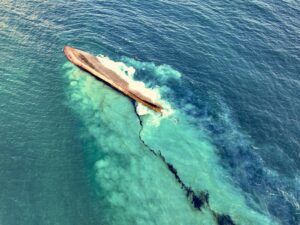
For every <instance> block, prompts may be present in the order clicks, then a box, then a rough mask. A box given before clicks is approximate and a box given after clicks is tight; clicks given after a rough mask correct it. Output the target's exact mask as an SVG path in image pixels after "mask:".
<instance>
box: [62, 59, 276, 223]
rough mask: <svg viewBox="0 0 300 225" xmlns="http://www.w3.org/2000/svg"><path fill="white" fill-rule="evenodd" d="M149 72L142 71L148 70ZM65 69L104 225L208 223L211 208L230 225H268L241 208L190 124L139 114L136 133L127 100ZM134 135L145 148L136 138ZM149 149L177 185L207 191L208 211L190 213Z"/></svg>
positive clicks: (176, 116)
mask: <svg viewBox="0 0 300 225" xmlns="http://www.w3.org/2000/svg"><path fill="white" fill-rule="evenodd" d="M137 63H138V62H137ZM144 64H146V63H144ZM139 65H140V64H139ZM153 67H154V65H151V64H149V65H148V69H149V68H152V69H153ZM143 68H144V69H147V66H144V67H143ZM156 69H157V73H156V75H154V76H158V77H159V76H162V80H166V79H170V78H173V77H172V75H174V70H173V69H171V68H170V69H169V71H168V72H169V73H170V74H171V76H170V78H167V77H166V76H165V74H166V70H162V72H161V73H160V72H159V69H158V68H156ZM65 70H66V78H67V80H68V82H69V88H68V91H67V94H68V96H69V97H68V99H69V101H70V102H69V104H70V106H71V107H72V108H73V109H74V110H75V111H76V113H77V114H78V115H80V118H82V121H83V123H84V126H85V129H86V135H87V136H86V137H84V138H85V139H87V140H89V142H90V143H89V144H92V145H94V147H93V149H94V152H93V154H92V155H93V158H94V165H93V166H92V168H93V171H94V174H95V177H94V178H92V179H93V180H94V182H95V189H96V191H97V193H98V197H99V201H101V204H104V205H106V207H105V212H106V211H107V214H109V215H114V217H113V219H112V218H111V217H108V218H107V220H108V221H109V222H110V223H111V224H132V223H137V224H170V223H172V221H176V224H204V225H206V224H216V223H217V222H216V221H215V219H214V216H213V213H212V212H211V210H213V211H214V212H216V213H218V214H224V215H229V216H230V217H231V218H232V219H233V221H234V222H235V223H236V224H249V225H251V224H275V222H274V221H271V220H270V218H268V217H266V216H264V215H263V214H262V213H258V212H257V211H255V210H253V209H252V208H250V207H249V206H248V205H247V203H246V200H245V196H243V194H242V191H241V190H239V189H238V188H237V187H235V186H234V184H233V182H232V181H231V179H230V176H229V174H227V173H226V171H225V170H224V169H223V168H222V167H221V166H220V164H219V162H218V161H219V158H218V156H217V155H216V153H215V149H214V146H213V145H212V144H211V143H210V142H209V140H208V139H207V137H206V136H205V135H204V134H203V133H202V131H201V130H197V129H196V128H195V127H194V126H193V125H191V123H190V122H189V121H188V117H187V115H184V114H183V113H181V112H180V111H178V110H175V111H174V112H173V114H172V115H170V116H163V117H162V116H161V115H159V114H156V113H152V112H151V111H149V113H148V114H146V115H144V116H141V120H142V121H143V122H142V123H143V127H141V125H140V123H139V119H138V117H137V115H136V113H135V109H134V105H133V103H132V102H131V101H130V100H129V99H128V98H127V97H124V96H123V95H121V94H119V93H117V92H116V91H114V90H112V89H111V88H109V87H108V86H106V85H105V84H103V83H102V82H99V81H97V80H96V79H94V78H93V77H91V76H90V75H89V74H86V73H85V72H82V71H80V70H79V69H77V68H75V67H74V66H72V65H71V64H70V63H68V64H66V65H65ZM123 70H124V68H123ZM173 79H174V78H173ZM177 79H178V76H177ZM187 107H188V106H187ZM140 129H142V131H141V137H142V140H143V141H144V142H145V143H146V144H147V146H145V145H144V143H143V142H142V141H141V140H140V138H139V132H140ZM149 147H150V148H151V149H153V150H154V151H155V152H156V153H158V154H159V153H161V155H162V156H164V157H165V159H166V161H167V162H168V163H171V164H172V165H173V166H174V167H175V168H176V169H177V173H178V176H179V177H180V178H181V180H182V181H183V183H184V184H185V185H187V186H188V187H190V188H191V189H193V190H194V191H195V192H196V193H200V192H201V191H207V192H208V193H209V206H206V207H203V208H202V211H199V210H197V209H195V208H194V207H193V205H192V204H191V200H190V199H188V198H187V196H186V193H185V191H184V190H183V189H182V188H181V186H180V184H179V183H178V182H177V181H176V179H175V177H174V175H173V174H172V173H171V172H170V171H169V170H168V168H167V167H166V165H165V163H164V162H163V161H162V159H161V158H159V157H157V156H156V155H154V154H153V153H152V152H151V150H149ZM89 154H91V152H90V153H89ZM256 207H257V208H259V207H258V206H256ZM170 215H172V216H171V217H170ZM104 221H105V220H104Z"/></svg>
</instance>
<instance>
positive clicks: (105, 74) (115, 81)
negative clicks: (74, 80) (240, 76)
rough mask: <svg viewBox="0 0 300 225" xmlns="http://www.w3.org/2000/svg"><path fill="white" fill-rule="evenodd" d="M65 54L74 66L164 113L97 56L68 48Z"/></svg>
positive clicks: (157, 105) (149, 98) (148, 97)
mask: <svg viewBox="0 0 300 225" xmlns="http://www.w3.org/2000/svg"><path fill="white" fill-rule="evenodd" d="M64 53H65V55H66V57H67V58H68V59H69V60H70V61H71V62H72V63H73V64H75V65H77V66H78V67H80V68H81V69H84V70H86V71H88V72H89V73H90V74H92V75H93V76H95V77H97V78H99V79H101V80H102V81H104V82H105V83H107V84H109V85H110V86H112V87H113V88H115V89H117V90H118V91H120V92H122V93H123V94H124V95H126V96H128V97H130V98H132V99H134V100H136V101H138V102H140V103H141V104H143V105H145V106H147V107H148V108H150V109H152V110H154V111H156V112H160V113H161V112H162V109H163V107H162V106H161V105H160V104H158V103H156V102H153V100H152V99H151V97H150V96H147V95H146V94H144V93H142V92H140V91H138V90H136V89H132V88H130V81H128V80H126V79H125V78H123V77H122V76H120V75H119V74H117V73H116V72H114V71H113V70H111V69H109V68H107V67H106V66H105V65H103V64H102V63H101V62H100V61H99V60H98V59H97V57H96V56H94V55H92V54H90V53H87V52H84V51H81V50H78V49H75V48H72V47H68V46H66V47H65V48H64Z"/></svg>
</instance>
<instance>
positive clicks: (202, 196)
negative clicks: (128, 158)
mask: <svg viewBox="0 0 300 225" xmlns="http://www.w3.org/2000/svg"><path fill="white" fill-rule="evenodd" d="M133 107H134V111H135V114H136V116H137V118H138V120H139V123H140V125H141V128H140V130H139V139H140V141H141V142H142V143H143V145H144V146H145V147H146V148H147V149H148V150H149V151H150V152H151V153H152V154H154V155H155V156H156V157H158V158H160V159H161V160H162V162H163V163H164V165H165V166H166V168H167V169H168V170H169V171H170V172H171V173H172V174H173V176H174V178H175V180H176V181H177V183H178V184H179V185H180V187H181V189H183V190H184V192H185V194H186V197H187V198H188V200H189V202H190V203H191V204H192V206H193V207H194V208H195V209H197V210H199V211H201V210H202V208H203V207H205V208H207V209H208V210H209V211H210V212H211V213H212V215H213V217H214V218H215V220H216V222H217V224H218V225H236V224H235V223H234V222H233V220H232V219H231V217H230V216H229V215H224V214H218V213H216V212H214V211H213V210H212V209H211V208H210V206H209V193H208V192H207V191H200V192H198V193H196V192H195V191H194V190H193V189H192V188H191V187H189V186H187V185H186V184H185V183H184V182H183V181H182V179H181V178H180V176H179V175H178V172H177V169H176V168H175V167H174V166H173V165H172V164H171V163H169V162H168V161H167V160H166V158H165V157H164V156H163V155H162V154H161V152H160V151H155V150H154V149H152V148H151V147H150V146H149V145H148V144H147V143H146V142H145V141H144V140H143V138H142V131H143V128H144V126H143V121H142V119H141V117H140V115H139V114H138V112H137V108H136V106H135V103H134V102H133ZM157 152H158V153H157Z"/></svg>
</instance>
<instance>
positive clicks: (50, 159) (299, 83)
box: [0, 0, 300, 225]
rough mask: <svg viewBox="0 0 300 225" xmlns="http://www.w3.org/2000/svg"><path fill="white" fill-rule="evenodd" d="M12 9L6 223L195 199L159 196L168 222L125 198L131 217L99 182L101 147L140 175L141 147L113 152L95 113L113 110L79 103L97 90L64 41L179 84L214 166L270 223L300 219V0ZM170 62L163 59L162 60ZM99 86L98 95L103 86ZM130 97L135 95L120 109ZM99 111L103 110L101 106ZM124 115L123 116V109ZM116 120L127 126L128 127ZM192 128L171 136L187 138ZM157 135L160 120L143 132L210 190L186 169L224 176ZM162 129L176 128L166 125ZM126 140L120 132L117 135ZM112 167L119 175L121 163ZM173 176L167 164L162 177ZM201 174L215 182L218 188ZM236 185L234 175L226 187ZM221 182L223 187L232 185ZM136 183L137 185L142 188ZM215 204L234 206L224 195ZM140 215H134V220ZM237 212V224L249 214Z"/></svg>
mask: <svg viewBox="0 0 300 225" xmlns="http://www.w3.org/2000/svg"><path fill="white" fill-rule="evenodd" d="M0 18H1V20H0V92H1V94H0V104H1V108H0V125H1V129H0V137H1V138H0V150H1V151H0V187H1V192H0V223H1V224H6V225H10V224H11V225H15V224H39V225H40V224H64V225H65V224H89V225H91V224H152V223H153V224H155V223H156V224H170V222H171V221H172V218H173V216H174V214H176V213H177V212H179V211H180V210H182V212H185V211H184V210H186V209H185V208H182V209H179V208H178V209H175V208H174V211H171V212H173V213H171V214H170V212H169V211H167V210H166V211H163V209H165V208H164V207H163V206H164V203H163V202H167V201H168V199H169V198H168V196H167V195H166V196H164V195H159V196H160V197H157V201H154V202H156V204H157V205H159V206H161V207H162V208H159V209H160V210H161V211H159V210H158V211H157V212H156V213H157V214H161V215H163V216H164V218H168V219H169V221H168V220H166V219H162V220H159V219H157V220H156V219H154V217H151V216H149V217H147V216H144V217H142V216H141V218H143V220H142V219H140V220H138V219H137V218H140V217H138V216H136V215H139V216H140V214H137V212H136V211H134V210H132V211H129V210H124V209H123V210H124V211H123V212H124V217H122V216H123V214H122V210H121V209H119V208H118V209H117V207H115V206H114V204H115V203H112V202H111V201H106V200H104V199H105V198H106V196H109V195H110V194H112V193H115V192H113V191H112V188H111V189H110V188H107V189H105V188H106V186H104V185H102V183H101V181H99V182H97V181H98V180H97V179H100V178H101V179H106V178H105V177H101V176H100V178H97V179H96V178H95V171H94V169H93V168H94V167H95V164H96V162H99V157H100V158H101V157H104V156H103V155H105V157H109V158H110V159H112V160H117V159H119V158H121V160H119V161H117V162H118V163H116V165H115V168H122V170H120V171H122V173H123V172H124V173H127V172H128V174H130V172H129V169H128V168H127V167H126V166H125V165H127V163H126V162H127V161H126V160H128V162H131V160H132V156H131V155H130V154H129V155H126V154H125V153H124V152H115V153H114V154H112V153H109V151H108V152H105V151H104V150H103V149H105V145H104V142H103V141H100V137H99V136H93V135H92V134H96V133H93V132H94V128H93V129H91V126H92V124H93V123H96V122H97V121H98V120H97V119H96V118H98V117H96V115H98V114H97V113H100V116H99V117H101V115H106V114H105V112H102V111H101V110H100V109H99V108H97V110H98V111H99V112H98V111H97V110H96V109H94V108H93V107H92V103H87V105H85V107H86V108H87V109H89V110H88V111H84V110H82V108H81V109H77V108H76V107H75V108H74V105H76V104H78V105H80V104H79V103H78V102H80V101H82V102H84V101H85V100H84V99H85V98H84V93H85V92H80V91H78V90H74V89H70V88H69V80H68V79H66V74H68V73H69V72H70V70H71V69H70V68H69V67H70V65H69V67H68V68H69V69H68V68H67V69H66V68H65V67H66V66H65V64H66V63H67V60H66V58H65V57H64V55H63V53H62V48H63V46H64V45H71V46H74V47H77V48H80V49H83V50H86V51H90V52H92V53H94V54H102V55H106V56H108V57H110V58H111V59H113V60H115V61H122V62H124V63H126V64H127V65H128V66H133V67H134V68H135V69H136V79H139V80H143V81H144V82H145V83H147V84H149V85H150V86H155V85H158V86H164V87H168V88H167V91H165V92H164V93H163V94H162V95H163V98H165V99H166V100H167V101H168V102H170V104H171V105H172V106H173V108H175V109H176V110H178V111H180V113H183V114H184V115H186V116H183V118H187V117H188V119H187V120H188V121H189V127H188V126H187V127H188V129H187V130H186V131H185V132H186V134H190V133H189V132H188V131H191V130H193V132H191V134H194V133H195V132H197V131H199V132H201V135H203V136H205V138H204V139H205V140H208V142H209V143H210V144H211V145H212V146H214V148H213V149H214V152H215V154H216V155H217V156H216V157H217V159H214V160H212V161H211V162H209V160H208V162H207V163H208V164H207V165H210V166H212V168H214V167H215V166H216V168H218V169H216V170H218V171H219V170H220V171H222V172H221V174H222V175H224V174H227V175H226V176H228V177H229V178H228V179H229V180H230V184H231V186H234V187H235V188H236V189H237V190H238V193H239V195H241V196H244V198H245V199H246V202H247V205H248V206H249V207H250V208H253V209H254V210H255V211H257V212H259V213H261V214H262V215H265V216H266V217H267V218H269V219H270V221H275V222H277V223H279V224H295V225H296V224H299V223H300V205H299V204H300V176H299V170H300V138H299V134H300V113H299V112H300V92H299V90H300V77H299V75H300V20H299V18H300V4H299V2H297V1H246V2H245V1H236V0H234V1H214V0H211V1H196V0H192V1H167V0H164V1H158V0H155V1H79V0H78V1H72V2H71V1H39V0H35V1H21V0H17V1H1V3H0ZM159 65H164V67H162V68H164V69H163V71H162V72H161V71H160V70H159V69H158V68H160V67H159ZM73 69H74V68H73ZM157 71H158V72H157ZM175 71H176V72H175ZM154 73H157V74H156V75H155V76H154V75H153V74H154ZM174 73H180V74H181V78H180V79H167V80H166V79H162V77H161V76H163V75H166V76H172V74H174ZM170 74H171V75H170ZM76 82H77V81H76ZM88 82H92V81H88ZM93 82H95V81H93ZM93 88H94V86H93ZM97 88H99V87H98V86H95V88H94V89H93V90H94V91H91V93H93V94H95V95H96V94H97V92H96V91H97V90H98V89H97ZM72 91H73V93H75V94H77V95H81V94H82V96H83V97H82V99H81V98H80V99H81V100H78V99H77V100H76V101H77V102H76V101H75V102H74V100H70V97H69V95H72V94H70V92H71V93H72ZM105 93H106V92H105ZM71 99H72V98H71ZM96 100H97V101H98V100H99V99H96ZM96 100H93V101H96ZM99 101H100V100H99ZM122 101H123V100H122ZM122 104H123V102H122ZM70 105H72V106H71V107H70ZM127 105H128V103H126V102H125V103H124V105H122V107H124V108H126V107H129V106H127ZM130 107H131V106H130ZM126 109H127V108H126ZM92 110H96V111H95V112H94V111H93V112H94V113H90V114H89V113H88V112H91V111H92ZM128 110H129V112H131V111H130V109H128ZM126 112H127V111H126ZM110 113H111V114H113V109H112V111H111V112H109V113H108V114H110ZM112 118H113V117H112ZM116 118H119V119H120V118H121V117H116ZM131 119H132V120H134V118H133V117H132V118H131ZM101 121H104V119H103V118H102V117H101ZM119 121H121V122H120V123H122V119H120V120H119ZM124 121H125V119H124ZM129 121H130V120H129ZM124 123H125V122H124ZM105 124H106V123H104V122H103V123H102V124H101V123H99V127H100V128H101V129H100V128H99V129H100V130H99V132H98V131H97V135H98V134H101V137H103V138H104V137H106V136H105V135H106V133H105V132H104V130H105V131H106V129H108V128H107V126H106V125H105ZM166 124H167V123H166ZM164 126H166V128H165V129H166V130H167V128H168V126H167V125H164V123H162V124H161V127H162V129H163V127H164ZM95 129H98V128H95ZM133 129H134V128H133ZM91 130H93V132H91ZM153 130H155V129H154V128H153ZM108 131H112V134H116V133H118V132H121V131H122V129H121V128H119V127H118V129H117V128H110V129H108ZM123 131H124V129H123ZM159 132H160V131H159V130H158V131H157V133H159ZM180 132H183V131H182V130H180V131H178V132H174V133H172V134H173V135H174V136H175V135H181V136H184V137H186V139H188V138H189V136H188V135H185V134H184V133H180ZM121 133H122V132H121ZM147 134H148V135H150V134H151V129H148V130H145V134H144V136H145V140H148V143H149V144H150V145H152V146H155V147H156V148H157V149H160V150H159V151H161V152H162V153H165V155H166V157H167V159H169V160H170V161H172V163H173V164H174V166H175V167H177V170H178V172H179V174H182V176H183V179H184V180H185V181H187V182H190V185H191V186H192V187H195V188H196V187H197V188H198V186H197V185H196V184H195V186H193V184H192V181H191V180H189V177H188V176H187V175H185V173H184V172H185V171H189V174H190V175H191V176H196V177H197V175H198V177H197V178H195V180H197V179H198V180H201V179H202V177H201V176H204V175H205V174H208V176H210V175H211V174H213V172H212V173H211V174H210V173H209V172H205V173H204V172H203V173H201V172H199V171H198V170H196V169H197V167H193V165H194V164H193V163H191V165H189V163H188V161H189V160H191V161H192V160H193V159H192V158H187V159H186V160H187V161H186V164H185V163H183V164H181V162H180V160H178V159H179V158H180V157H184V152H181V153H180V152H173V154H170V155H169V154H168V152H164V150H165V149H167V146H166V145H164V144H166V143H167V142H161V144H160V145H156V144H155V143H154V141H153V140H155V139H154V138H155V137H154V136H155V134H151V135H153V136H149V137H148V139H147ZM191 136H192V135H191ZM195 136H196V135H195ZM107 137H108V135H107ZM150 137H151V138H152V137H153V139H151V138H150ZM160 137H161V139H162V140H167V139H170V136H169V135H168V134H167V133H166V136H163V135H162V136H160ZM201 137H202V136H201ZM97 138H99V140H97ZM124 138H126V137H124ZM134 138H135V136H133V137H132V140H135V139H134ZM121 139H122V135H121V134H119V136H116V139H114V140H121ZM204 139H203V140H204ZM101 140H102V139H101ZM201 140H202V139H201ZM176 141H178V143H177V144H178V146H181V147H182V146H184V145H183V144H181V143H180V141H179V140H177V139H176ZM98 142H99V143H100V144H97V143H98ZM157 142H159V141H157ZM191 142H193V143H192V145H193V146H196V148H198V147H197V144H196V143H198V142H196V138H195V139H192V137H191ZM159 143H160V142H159ZM199 143H200V142H199ZM201 143H202V142H201ZM167 144H170V143H167ZM201 146H202V145H201ZM201 146H199V151H200V152H201V148H202V147H201ZM131 148H133V147H131ZM131 148H130V149H131ZM112 149H113V148H112ZM170 149H171V147H170ZM174 149H175V147H174ZM208 149H210V148H208ZM127 150H128V149H127ZM187 151H188V150H187ZM208 151H210V150H208ZM132 154H133V153H132ZM134 154H136V153H134ZM118 157H119V158H118ZM141 157H142V156H141ZM145 157H146V156H145ZM149 157H150V156H149ZM168 157H169V158H168ZM172 157H173V158H172ZM195 158H196V157H195ZM123 159H124V160H125V161H123ZM152 161H154V159H151V160H150V161H149V163H150V162H152ZM114 162H115V161H114ZM147 162H148V161H147ZM122 163H124V166H122V165H123V164H122ZM200 163H202V162H200V161H199V162H198V164H200ZM98 164H100V163H98ZM158 165H160V164H159V163H158V164H157V165H156V164H153V165H152V164H151V165H150V164H149V167H147V169H145V177H147V176H148V175H149V174H150V172H149V171H152V170H153V174H155V171H156V169H157V168H160V167H156V166H158ZM195 165H197V161H196V162H195ZM99 168H100V167H99ZM101 168H102V167H101ZM112 168H113V167H112ZM126 168H127V169H126ZM194 168H196V169H194ZM199 168H200V167H199ZM97 171H98V170H97ZM116 171H119V170H117V169H116ZM147 171H148V172H147ZM224 171H225V172H224ZM96 173H97V172H96ZM120 173H121V172H120ZM164 173H165V174H166V175H164ZM106 174H108V175H107V176H110V179H112V180H113V178H112V177H113V176H114V174H113V173H111V174H110V173H106ZM167 174H168V173H167V172H162V175H161V178H157V179H164V176H165V177H168V175H167ZM149 176H150V175H149ZM159 176H160V175H159V173H158V174H157V176H154V178H151V179H156V178H155V177H159ZM211 176H212V175H211ZM224 176H225V175H224ZM122 177H123V178H124V177H125V176H120V177H118V180H117V182H116V183H114V186H113V188H116V186H118V184H119V185H120V190H121V191H120V193H122V195H125V196H126V192H124V193H123V192H122V190H123V189H122V188H121V186H122V185H121V184H122V182H125V181H123V180H122ZM136 177H138V176H136ZM212 177H213V176H212ZM101 179H100V180H101ZM128 179H129V178H128ZM130 179H132V180H130ZM130 179H129V180H130V182H129V184H131V183H134V182H136V181H137V178H135V177H134V176H133V175H132V176H131V178H130ZM149 179H150V178H149ZM124 180H127V179H124ZM166 180H167V178H166ZM170 180H171V178H170ZM145 182H146V181H144V183H143V182H142V181H141V183H140V185H141V186H140V191H141V192H142V193H148V191H149V193H150V188H149V185H145ZM170 182H171V181H170ZM153 183H154V182H153ZM124 184H125V183H124ZM225 184H226V185H225ZM167 185H169V183H168V182H167V181H166V186H167ZM203 185H204V186H201V185H200V188H203V190H204V189H208V192H209V193H210V191H212V192H213V191H214V190H210V187H211V186H209V185H207V186H205V184H203ZM99 186H100V187H99ZM150 186H151V185H150ZM162 186H163V185H162ZM225 186H226V187H227V182H225V183H224V190H227V189H226V188H225ZM231 186H230V187H231ZM138 187H139V186H138ZM153 187H156V186H155V184H153ZM158 187H159V185H158ZM204 187H205V188H204ZM228 187H229V186H228ZM216 188H217V189H218V190H220V191H222V187H221V186H216ZM117 189H118V188H117ZM128 189H129V191H128V193H136V192H134V190H135V189H133V188H132V189H130V188H128ZM110 190H111V191H110ZM124 190H125V189H124ZM124 190H123V191H124ZM130 190H131V191H132V192H130ZM163 190H164V189H163V187H162V188H161V192H163ZM203 190H201V191H203ZM157 192H159V191H158V190H157ZM151 193H152V192H151ZM155 193H156V192H155V191H153V195H150V194H149V196H156V194H155ZM170 193H171V191H170ZM174 193H175V191H174ZM176 193H177V192H176ZM145 195H146V194H145ZM103 196H104V197H103ZM128 196H129V194H128ZM128 196H127V197H128ZM147 196H148V195H147ZM129 198H130V197H129ZM212 198H213V200H212V201H217V202H218V201H220V202H222V201H223V200H222V199H218V198H217V197H216V198H215V200H214V197H212ZM228 198H229V199H230V197H228ZM130 199H132V200H131V201H129V200H128V205H129V206H128V208H130V207H131V206H130V204H131V205H134V204H140V205H141V208H140V211H146V212H147V208H146V206H145V208H143V207H142V206H143V203H144V201H143V199H145V198H144V197H143V196H135V197H132V198H130ZM178 199H180V197H178ZM183 199H184V198H183ZM237 199H238V198H237ZM135 201H136V202H135ZM139 201H140V202H139ZM180 202H182V201H181V200H178V203H177V204H180ZM233 204H234V201H233ZM120 205H121V203H120ZM150 205H151V204H150ZM154 205H155V204H154ZM220 205H221V204H220ZM149 207H150V206H149ZM166 207H167V206H166ZM212 207H215V208H213V209H214V210H217V211H218V210H220V211H218V212H220V213H223V211H222V210H223V208H222V207H221V206H220V208H218V207H219V206H217V205H216V206H214V205H213V204H212ZM224 207H225V203H224ZM241 208H243V207H242V206H241ZM115 209H116V210H115ZM114 210H115V211H114ZM175 210H179V211H175ZM245 210H246V208H245ZM150 211H151V210H150V209H149V212H150ZM204 211H205V210H204ZM151 212H152V211H151ZM231 212H232V215H231V214H230V213H231ZM131 213H132V214H131ZM135 213H136V214H135ZM139 213H140V212H139ZM230 213H229V214H230V216H232V217H233V219H235V218H238V216H237V215H238V212H236V211H234V210H232V211H230ZM125 214H126V216H125ZM184 214H185V215H189V214H188V213H184ZM131 215H132V217H134V218H135V220H131V219H130V218H131V217H130V216H131ZM149 215H154V214H150V213H149ZM178 215H179V214H178ZM180 215H181V214H180ZM191 215H194V214H191ZM241 217H242V215H241ZM151 218H152V219H153V221H152V219H151ZM182 218H183V217H182ZM203 218H208V216H204V217H203ZM177 219H178V220H177V221H180V219H181V217H178V218H177ZM184 219H185V221H187V220H186V218H184ZM141 221H143V222H141ZM162 221H164V222H162ZM190 221H192V219H191V220H190ZM203 221H204V220H203ZM207 221H210V220H209V219H208V220H207ZM241 221H246V220H241ZM249 221H250V222H249ZM249 221H248V223H251V221H252V220H249ZM235 222H236V223H237V224H239V223H238V222H239V221H237V219H236V221H235ZM252 222H253V221H252ZM275 222H274V223H275ZM240 223H241V224H242V223H243V222H240ZM248 223H246V222H245V224H248ZM260 223H261V221H260V220H259V219H258V221H257V224H260ZM178 224H180V222H178ZM199 224H205V223H204V222H201V221H199ZM207 224H209V222H207Z"/></svg>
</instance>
